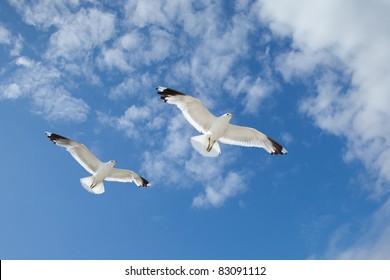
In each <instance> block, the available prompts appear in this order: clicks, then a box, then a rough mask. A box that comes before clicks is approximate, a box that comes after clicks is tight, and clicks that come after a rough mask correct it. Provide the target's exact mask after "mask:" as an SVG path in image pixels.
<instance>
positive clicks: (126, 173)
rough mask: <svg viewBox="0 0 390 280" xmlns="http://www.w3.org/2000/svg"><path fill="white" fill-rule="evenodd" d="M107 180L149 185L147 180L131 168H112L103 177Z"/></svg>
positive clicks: (142, 185) (139, 185)
mask: <svg viewBox="0 0 390 280" xmlns="http://www.w3.org/2000/svg"><path fill="white" fill-rule="evenodd" d="M105 180H107V181H116V182H125V183H127V182H134V183H135V184H136V185H137V186H138V187H149V186H150V184H149V182H148V181H147V180H146V179H145V178H142V177H141V176H140V175H138V174H137V173H135V172H134V171H131V170H126V169H118V168H113V169H112V170H111V172H110V174H109V175H108V176H107V177H106V178H105Z"/></svg>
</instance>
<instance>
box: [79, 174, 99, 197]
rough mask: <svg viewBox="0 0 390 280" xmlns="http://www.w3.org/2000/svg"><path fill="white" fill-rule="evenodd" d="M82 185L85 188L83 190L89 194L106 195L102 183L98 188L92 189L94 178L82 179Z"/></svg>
mask: <svg viewBox="0 0 390 280" xmlns="http://www.w3.org/2000/svg"><path fill="white" fill-rule="evenodd" d="M80 183H81V185H82V186H83V188H84V189H85V190H87V191H88V192H90V193H94V194H102V193H104V184H103V182H100V183H99V184H97V185H96V186H94V187H93V188H91V186H92V184H93V176H89V177H85V178H81V179H80Z"/></svg>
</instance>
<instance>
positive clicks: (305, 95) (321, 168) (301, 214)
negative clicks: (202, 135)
mask: <svg viewBox="0 0 390 280" xmlns="http://www.w3.org/2000/svg"><path fill="white" fill-rule="evenodd" d="M389 12H390V4H389V3H388V2H386V1H379V0H374V1H369V2H367V1H341V2H340V1H336V0H334V1H333V0H331V1H305V0H299V1H283V0H277V1H261V0H259V1H245V0H241V1H207V0H204V1H171V0H169V1H168V0H167V1H118V2H115V3H111V2H110V1H83V0H79V1H77V0H76V1H74V0H73V1H71V0H68V1H59V0H58V1H44V0H41V1H40V0H38V1H23V0H9V1H5V0H1V1H0V130H1V136H0V147H1V155H2V159H1V168H0V172H1V177H2V180H1V184H0V223H1V224H0V227H1V228H0V259H309V258H318V259H338V258H347V259H354V258H358V259H361V258H363V259H371V258H374V259H375V258H387V259H388V258H390V234H389V232H390V226H389V223H388V221H389V216H390V199H389V190H390V175H389V174H390V125H389V119H390V110H389V108H390V95H389V89H390V79H389V76H390V63H389V60H390V53H389V52H390V51H389V48H388V46H389V45H390V33H389V32H388V26H390V18H389V17H388V14H389ZM159 85H161V86H166V87H171V88H173V89H177V90H180V91H183V92H186V93H188V94H190V95H193V96H196V97H198V98H199V99H201V100H202V101H203V102H204V103H205V104H206V105H207V107H208V108H209V109H210V111H211V112H213V113H214V114H215V115H222V114H224V113H226V112H231V113H234V114H235V117H234V118H233V119H232V123H234V124H241V125H246V126H251V127H255V128H257V129H259V130H260V131H262V132H264V133H266V134H267V135H269V136H270V137H272V138H274V139H275V140H277V141H278V142H280V143H281V144H283V145H284V146H285V147H286V148H287V150H288V151H289V153H288V155H286V156H271V155H269V154H267V153H266V152H265V151H264V150H261V149H256V148H243V147H237V146H230V145H223V144H221V149H222V154H221V155H220V156H219V157H218V158H203V157H201V156H200V155H199V154H197V153H196V152H195V151H194V150H193V149H192V147H191V144H190V137H191V136H193V135H197V134H198V132H197V131H196V130H195V129H194V128H193V127H191V126H190V125H189V124H188V123H187V122H186V120H185V119H184V118H183V116H182V115H181V113H180V111H179V110H178V109H177V108H176V107H175V106H172V105H167V104H164V103H163V102H162V101H161V100H160V99H159V97H158V96H157V95H156V94H155V87H156V86H159ZM44 131H51V132H54V133H58V134H61V135H64V136H66V137H68V138H71V139H74V140H76V141H78V142H81V143H84V144H85V145H86V146H88V147H89V148H90V149H91V150H92V151H93V152H94V153H96V155H97V156H98V157H99V158H100V159H101V160H102V161H108V160H111V159H114V160H116V161H117V167H118V168H127V169H132V170H134V171H136V172H138V173H139V174H141V175H142V176H143V177H145V178H147V179H148V180H149V181H151V183H152V187H150V188H137V187H136V186H135V185H134V184H123V183H116V182H106V183H105V186H106V192H105V193H104V194H103V195H93V194H90V193H88V192H86V191H85V190H84V189H83V188H82V187H81V185H80V182H79V179H80V178H81V177H85V176H87V175H88V173H87V172H86V171H85V170H84V169H83V168H82V167H81V166H79V165H78V164H77V162H76V161H74V160H73V158H71V156H70V155H69V154H68V153H67V152H66V151H65V149H63V148H61V147H56V146H55V145H53V144H52V143H51V142H50V141H49V140H48V139H47V138H46V137H45V135H44Z"/></svg>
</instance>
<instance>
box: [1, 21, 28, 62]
mask: <svg viewBox="0 0 390 280" xmlns="http://www.w3.org/2000/svg"><path fill="white" fill-rule="evenodd" d="M0 44H4V45H7V46H8V47H10V48H11V49H10V55H11V56H18V55H19V54H20V52H21V50H22V48H23V42H22V38H21V36H20V35H13V34H12V33H11V32H10V31H9V30H8V29H7V28H5V27H4V26H2V25H1V24H0Z"/></svg>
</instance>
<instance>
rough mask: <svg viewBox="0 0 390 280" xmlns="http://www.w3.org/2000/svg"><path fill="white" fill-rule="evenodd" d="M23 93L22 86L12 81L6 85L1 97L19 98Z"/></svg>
mask: <svg viewBox="0 0 390 280" xmlns="http://www.w3.org/2000/svg"><path fill="white" fill-rule="evenodd" d="M21 95H22V91H21V90H20V87H19V85H18V84H16V83H11V84H9V85H7V86H5V87H4V89H3V93H2V94H1V95H0V98H1V99H18V98H19V97H20V96H21Z"/></svg>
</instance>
